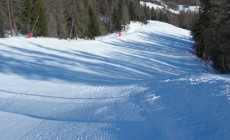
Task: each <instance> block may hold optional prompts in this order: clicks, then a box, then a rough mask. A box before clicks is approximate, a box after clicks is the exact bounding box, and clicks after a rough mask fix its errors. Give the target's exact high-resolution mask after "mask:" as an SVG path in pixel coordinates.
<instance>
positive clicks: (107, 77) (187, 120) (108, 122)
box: [0, 21, 230, 140]
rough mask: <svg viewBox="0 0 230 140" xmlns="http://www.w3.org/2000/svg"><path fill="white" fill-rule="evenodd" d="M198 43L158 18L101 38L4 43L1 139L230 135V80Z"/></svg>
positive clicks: (196, 139) (205, 138) (0, 43)
mask: <svg viewBox="0 0 230 140" xmlns="http://www.w3.org/2000/svg"><path fill="white" fill-rule="evenodd" d="M192 45H193V42H192V40H191V36H190V32H189V31H187V30H184V29H180V28H177V27H175V26H172V25H169V24H166V23H161V22H157V21H150V23H149V24H147V25H142V24H141V23H138V22H136V23H132V24H131V25H130V26H129V30H128V31H127V32H125V33H122V36H121V37H118V35H116V34H111V35H109V36H105V37H98V38H96V40H94V41H90V40H72V41H67V40H58V39H53V38H32V39H28V38H5V39H0V78H1V80H0V136H1V137H0V139H2V140H18V139H22V140H37V139H42V140H43V139H49V140H54V139H55V140H56V139H60V140H85V139H86V140H101V139H103V140H110V139H111V140H118V139H122V140H135V139H136V140H164V139H165V140H216V139H218V140H219V139H220V140H228V139H229V138H230V125H229V124H230V104H229V101H230V100H229V98H230V76H229V75H220V74H217V73H215V71H213V70H212V69H211V68H210V66H209V64H208V63H204V62H202V61H201V60H199V59H198V58H196V57H195V56H194V55H193V49H192Z"/></svg>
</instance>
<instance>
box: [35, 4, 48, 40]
mask: <svg viewBox="0 0 230 140" xmlns="http://www.w3.org/2000/svg"><path fill="white" fill-rule="evenodd" d="M37 18H38V22H37V24H36V27H35V31H36V32H35V33H36V34H37V35H38V36H47V35H48V29H47V25H46V19H45V15H44V10H43V8H42V2H41V0H36V1H35V2H34V7H33V15H32V17H31V23H32V24H35V23H36V20H37Z"/></svg>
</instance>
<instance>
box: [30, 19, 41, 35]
mask: <svg viewBox="0 0 230 140" xmlns="http://www.w3.org/2000/svg"><path fill="white" fill-rule="evenodd" d="M38 20H39V16H38V17H37V19H36V22H35V23H34V26H33V28H32V30H31V32H33V31H34V28H35V26H36V24H37V22H38Z"/></svg>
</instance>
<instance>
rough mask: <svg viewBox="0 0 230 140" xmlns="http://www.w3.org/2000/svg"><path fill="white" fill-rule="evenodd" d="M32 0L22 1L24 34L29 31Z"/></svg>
mask: <svg viewBox="0 0 230 140" xmlns="http://www.w3.org/2000/svg"><path fill="white" fill-rule="evenodd" d="M32 9H33V7H32V0H22V23H23V25H24V28H25V30H26V32H27V33H28V32H29V31H30V28H32V27H31V26H32V25H31V16H32V12H33V11H32Z"/></svg>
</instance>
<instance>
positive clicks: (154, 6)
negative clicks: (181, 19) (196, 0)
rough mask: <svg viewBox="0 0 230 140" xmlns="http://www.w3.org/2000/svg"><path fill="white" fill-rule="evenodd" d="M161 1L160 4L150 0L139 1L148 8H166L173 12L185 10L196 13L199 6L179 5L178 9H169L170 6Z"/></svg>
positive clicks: (177, 12) (178, 12)
mask: <svg viewBox="0 0 230 140" xmlns="http://www.w3.org/2000/svg"><path fill="white" fill-rule="evenodd" d="M159 2H160V3H161V5H157V4H154V3H151V2H143V1H140V4H141V5H146V6H147V7H149V8H153V9H155V10H167V11H169V12H171V13H174V14H180V12H181V11H185V12H188V11H190V12H195V13H198V12H199V8H200V6H185V5H179V9H178V10H174V9H171V8H168V6H167V5H166V4H164V3H163V2H161V1H159Z"/></svg>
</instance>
